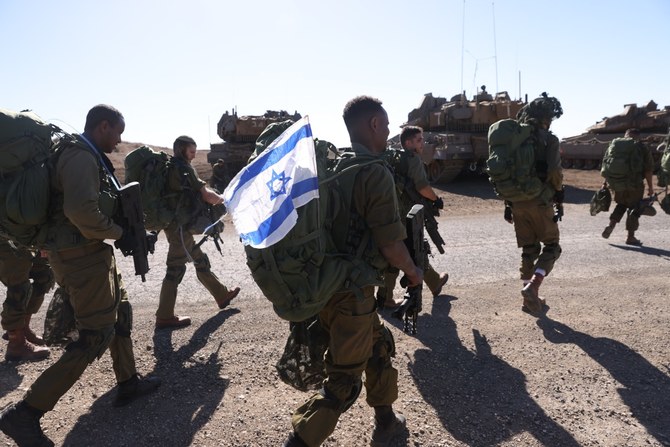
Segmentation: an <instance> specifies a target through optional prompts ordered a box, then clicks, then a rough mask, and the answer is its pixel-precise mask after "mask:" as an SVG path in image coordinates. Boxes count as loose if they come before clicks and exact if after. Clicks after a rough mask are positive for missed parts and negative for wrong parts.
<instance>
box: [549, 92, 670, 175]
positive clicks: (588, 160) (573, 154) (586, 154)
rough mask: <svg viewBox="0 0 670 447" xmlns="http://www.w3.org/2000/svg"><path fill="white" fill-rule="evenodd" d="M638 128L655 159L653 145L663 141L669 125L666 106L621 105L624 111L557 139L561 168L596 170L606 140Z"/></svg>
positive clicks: (608, 140)
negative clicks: (558, 140) (577, 133)
mask: <svg viewBox="0 0 670 447" xmlns="http://www.w3.org/2000/svg"><path fill="white" fill-rule="evenodd" d="M633 127H634V128H637V129H639V130H640V139H641V141H642V142H643V143H645V144H646V145H647V146H648V147H649V148H650V149H651V150H652V153H653V154H654V159H655V161H656V163H658V162H659V160H660V157H661V152H662V151H657V150H656V148H657V147H658V146H659V144H661V143H662V142H663V140H664V139H665V137H666V135H667V134H668V128H669V127H670V106H665V107H664V108H663V110H659V109H658V106H657V104H656V103H655V102H654V101H649V103H648V104H647V105H645V106H642V107H638V106H637V104H625V105H624V111H623V112H622V113H620V114H618V115H614V116H612V117H605V118H603V119H602V120H601V121H598V122H597V123H596V124H594V125H593V126H591V127H588V128H587V129H586V132H584V133H583V134H581V135H576V136H573V137H568V138H564V139H563V140H561V159H562V162H563V167H564V168H573V169H599V168H600V165H601V162H602V158H603V155H604V154H605V150H607V146H609V143H610V141H612V140H613V139H615V138H618V137H622V136H623V134H624V133H625V132H626V130H627V129H630V128H633Z"/></svg>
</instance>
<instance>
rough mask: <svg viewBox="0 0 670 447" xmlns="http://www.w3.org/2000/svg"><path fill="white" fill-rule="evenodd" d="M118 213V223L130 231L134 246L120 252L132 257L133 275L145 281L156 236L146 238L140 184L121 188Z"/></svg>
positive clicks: (131, 184)
mask: <svg viewBox="0 0 670 447" xmlns="http://www.w3.org/2000/svg"><path fill="white" fill-rule="evenodd" d="M118 193H119V202H120V205H121V206H120V212H119V220H120V222H118V223H119V224H120V225H121V226H122V227H123V228H124V230H128V231H130V234H132V235H133V238H134V241H135V244H134V246H133V248H132V249H131V250H125V251H123V250H122V253H123V255H124V256H131V255H132V257H133V263H134V265H135V274H136V275H138V276H140V277H141V278H142V282H144V281H146V279H145V276H144V275H146V274H147V273H148V272H149V259H148V255H149V253H153V252H154V243H155V242H156V235H155V234H154V235H153V238H147V232H146V230H145V228H144V212H143V210H142V196H141V195H140V184H139V183H138V182H130V183H128V184H127V185H125V186H123V187H122V188H121V189H120V190H119V191H118Z"/></svg>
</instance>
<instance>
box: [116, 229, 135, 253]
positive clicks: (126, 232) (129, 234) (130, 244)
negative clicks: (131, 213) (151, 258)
mask: <svg viewBox="0 0 670 447" xmlns="http://www.w3.org/2000/svg"><path fill="white" fill-rule="evenodd" d="M114 246H115V247H116V248H118V249H119V250H121V253H123V255H124V256H128V255H130V254H132V253H133V250H134V249H135V235H134V234H133V229H132V228H124V229H123V234H122V235H121V237H120V238H119V239H117V240H116V241H114Z"/></svg>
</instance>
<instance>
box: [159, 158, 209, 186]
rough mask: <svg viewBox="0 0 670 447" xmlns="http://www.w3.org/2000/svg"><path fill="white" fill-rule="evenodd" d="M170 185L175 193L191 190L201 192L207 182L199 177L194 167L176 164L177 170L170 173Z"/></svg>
mask: <svg viewBox="0 0 670 447" xmlns="http://www.w3.org/2000/svg"><path fill="white" fill-rule="evenodd" d="M168 175H169V182H168V183H169V185H170V189H172V190H173V191H182V190H184V189H190V190H192V191H200V188H202V187H203V186H204V185H205V183H206V182H205V181H203V180H201V179H200V177H198V173H197V172H195V169H194V168H193V166H191V165H189V164H186V163H178V164H175V168H174V169H172V170H171V171H170V173H169V174H168Z"/></svg>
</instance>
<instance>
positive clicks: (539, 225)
mask: <svg viewBox="0 0 670 447" xmlns="http://www.w3.org/2000/svg"><path fill="white" fill-rule="evenodd" d="M535 135H536V147H535V150H536V156H537V159H538V160H539V161H540V162H541V163H542V162H546V166H547V169H546V172H538V174H539V176H540V179H541V180H542V181H543V182H544V188H543V190H542V191H541V192H540V195H539V196H538V197H536V198H534V199H530V200H524V201H517V202H513V203H512V210H513V213H514V232H515V234H516V242H517V246H518V247H520V248H521V249H522V253H521V266H520V268H519V271H520V273H521V279H522V280H524V281H529V280H530V279H531V277H532V276H533V273H534V272H535V271H536V270H537V269H542V270H544V271H545V272H546V273H545V275H544V276H546V275H548V274H549V273H550V272H551V271H552V270H553V268H554V264H555V262H556V260H557V259H558V258H559V257H560V256H561V246H560V244H559V241H560V233H559V230H558V223H557V222H554V219H553V217H554V208H553V197H554V194H555V193H556V191H560V190H562V189H563V170H562V168H561V154H560V151H559V143H558V138H557V137H556V136H555V135H554V134H553V133H552V132H551V131H548V130H544V129H536V130H535Z"/></svg>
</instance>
